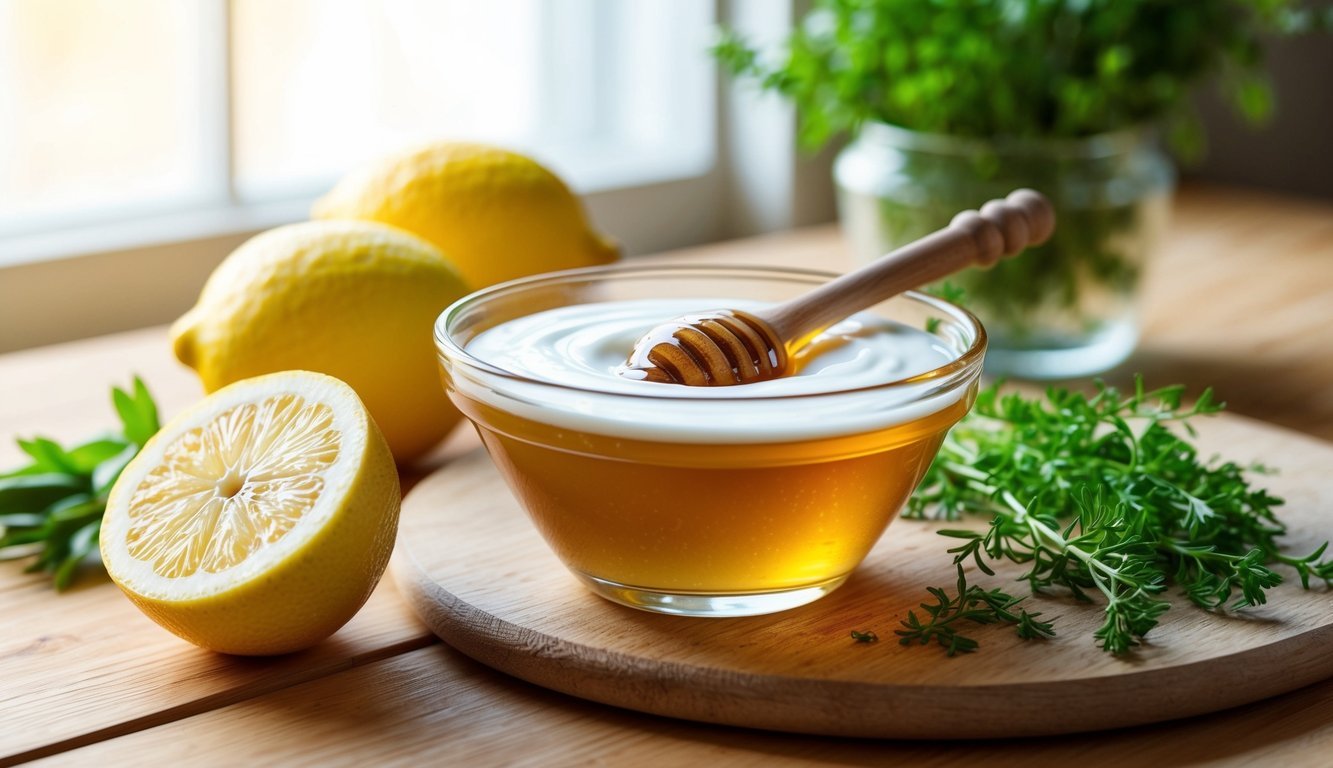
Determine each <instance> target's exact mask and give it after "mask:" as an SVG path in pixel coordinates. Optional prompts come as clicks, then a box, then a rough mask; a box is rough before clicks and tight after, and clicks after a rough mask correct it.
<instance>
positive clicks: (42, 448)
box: [17, 437, 79, 474]
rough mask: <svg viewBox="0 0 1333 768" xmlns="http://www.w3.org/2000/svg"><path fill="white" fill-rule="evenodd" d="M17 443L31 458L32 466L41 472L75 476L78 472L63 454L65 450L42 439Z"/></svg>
mask: <svg viewBox="0 0 1333 768" xmlns="http://www.w3.org/2000/svg"><path fill="white" fill-rule="evenodd" d="M17 442H18V445H19V448H20V449H21V450H22V451H23V452H24V453H26V454H28V455H29V456H31V457H32V460H33V466H35V467H37V468H38V469H40V470H41V471H42V472H59V473H63V474H77V473H78V471H79V469H78V466H77V464H76V463H75V461H74V460H73V458H72V457H70V456H69V455H68V454H66V453H65V449H63V448H61V447H60V446H59V445H56V444H55V443H54V442H52V441H50V440H48V439H46V438H44V437H34V438H33V439H31V440H23V439H19V440H18V441H17Z"/></svg>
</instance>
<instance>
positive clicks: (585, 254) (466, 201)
mask: <svg viewBox="0 0 1333 768" xmlns="http://www.w3.org/2000/svg"><path fill="white" fill-rule="evenodd" d="M312 215H313V217H314V218H316V219H362V220H366V221H377V222H380V223H382V224H389V225H392V226H395V227H399V228H400V229H404V230H407V231H408V232H411V233H413V234H415V235H418V236H420V237H422V238H424V239H426V240H428V241H430V242H431V243H433V244H434V245H435V246H436V247H437V248H439V249H440V251H441V252H443V253H444V254H445V256H447V257H448V258H449V259H450V260H451V261H452V262H453V263H454V265H455V266H457V267H458V271H459V272H460V273H462V275H463V279H464V280H465V281H466V282H467V283H468V285H469V286H471V287H472V288H474V289H476V288H484V287H486V286H488V285H492V284H494V283H498V282H502V281H505V280H511V279H513V278H516V277H523V276H525V275H534V274H537V273H540V272H552V271H555V270H559V269H572V268H574V267H588V266H593V265H596V264H607V263H610V262H612V261H614V260H615V259H616V258H617V256H618V255H619V247H618V246H617V245H616V244H615V243H614V242H612V241H610V240H608V239H607V238H605V237H603V236H601V235H599V234H597V233H596V232H594V231H593V230H592V229H591V228H590V227H589V225H588V221H587V218H586V217H585V216H584V212H583V207H582V205H581V203H580V201H579V199H578V198H577V197H576V196H575V195H574V194H573V193H572V192H570V191H569V188H568V187H566V186H565V184H564V182H562V181H561V180H560V179H559V178H558V177H557V176H556V175H555V174H553V173H551V172H550V171H549V170H547V169H546V168H544V167H542V166H541V165H540V164H538V163H537V162H536V161H534V160H532V159H531V158H528V157H524V156H523V155H520V154H518V153H516V152H510V151H507V150H504V149H500V148H497V147H491V146H486V145H483V144H467V143H460V142H437V143H434V144H430V145H428V146H425V147H422V148H420V149H417V150H414V151H410V152H406V153H403V154H400V155H397V156H394V157H389V158H387V159H385V160H384V161H382V162H380V163H377V164H375V165H373V166H371V167H368V168H366V169H364V170H362V171H360V172H357V173H353V174H351V175H349V176H348V177H347V178H345V179H343V180H342V181H341V182H339V183H338V185H337V186H336V187H334V188H333V191H331V192H329V194H328V195H326V196H325V197H323V198H322V199H320V200H319V201H317V202H316V203H315V206H314V209H313V211H312Z"/></svg>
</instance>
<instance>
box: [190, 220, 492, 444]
mask: <svg viewBox="0 0 1333 768" xmlns="http://www.w3.org/2000/svg"><path fill="white" fill-rule="evenodd" d="M466 292H467V288H466V286H465V285H464V284H463V281H462V279H461V278H460V277H459V276H458V274H457V273H456V272H455V270H454V268H453V267H452V266H451V265H450V264H449V262H448V261H447V260H446V259H445V258H444V256H443V255H441V254H440V252H439V251H438V250H436V249H435V248H434V247H433V246H432V245H430V244H429V243H427V242H425V241H423V240H421V239H420V238H417V237H414V236H412V235H410V234H408V233H406V232H403V231H401V230H397V229H394V228H392V227H386V226H384V225H381V224H373V223H370V222H359V221H317V222H306V223H303V224H292V225H290V226H285V227H279V228H277V229H273V230H269V231H268V232H264V233H263V234H260V235H257V236H256V237H254V238H252V239H250V240H248V241H246V242H245V243H244V244H242V245H241V247H239V248H237V249H236V250H235V251H234V252H233V253H232V254H231V255H230V256H228V257H227V258H226V259H225V260H224V261H223V262H222V264H220V265H219V266H218V268H217V269H216V270H215V271H214V272H213V274H212V275H211V276H210V277H209V279H208V282H207V283H206V284H205V285H204V289H203V292H202V293H201V294H200V296H199V302H198V303H197V304H196V305H195V306H194V308H192V309H191V310H190V311H189V312H187V313H186V314H185V315H183V316H182V317H181V318H180V319H179V320H177V321H176V323H175V325H173V326H172V328H171V334H172V344H173V346H174V348H175V352H176V357H178V358H179V359H180V361H181V362H183V363H185V364H186V365H188V366H190V367H191V368H194V369H195V371H197V372H198V373H199V378H200V379H201V380H202V381H203V384H204V389H205V390H207V391H208V392H213V391H214V390H217V389H219V388H221V387H223V386H226V385H227V384H230V383H232V382H234V381H239V380H241V379H247V378H250V377H252V376H258V375H260V374H264V373H272V372H274V371H283V370H291V369H302V370H308V371H317V372H319V373H326V374H328V375H330V376H334V377H336V378H339V379H341V380H343V381H345V382H347V383H348V384H349V385H351V387H352V388H353V389H354V390H356V393H357V394H358V395H360V397H361V400H362V401H363V402H364V403H365V405H366V408H367V409H368V410H369V411H370V415H371V416H372V417H373V418H374V419H375V422H376V424H378V426H379V428H380V431H381V432H383V433H384V438H385V439H386V440H387V441H388V443H389V448H390V449H391V450H392V451H393V456H394V458H395V459H396V460H397V461H398V462H399V463H406V462H410V461H411V460H412V459H414V458H416V457H418V456H420V455H421V454H423V453H425V452H426V451H427V450H429V449H430V448H431V447H433V446H434V445H435V444H436V443H438V442H439V441H440V439H441V438H443V437H444V435H445V434H447V433H448V432H449V430H451V429H452V428H453V427H454V425H455V424H457V423H458V421H459V419H460V414H459V413H458V411H457V410H456V409H455V408H454V407H453V406H452V405H451V404H450V403H449V401H448V399H447V398H446V397H445V394H444V390H443V387H442V386H441V385H440V379H439V373H438V369H437V367H436V361H435V346H434V341H433V338H432V333H433V330H432V329H433V326H434V322H435V318H436V317H437V316H438V315H439V314H440V312H441V311H443V310H444V308H445V307H447V306H448V305H449V304H451V303H452V302H454V301H455V300H457V299H458V298H459V297H461V296H462V295H463V294H465V293H466Z"/></svg>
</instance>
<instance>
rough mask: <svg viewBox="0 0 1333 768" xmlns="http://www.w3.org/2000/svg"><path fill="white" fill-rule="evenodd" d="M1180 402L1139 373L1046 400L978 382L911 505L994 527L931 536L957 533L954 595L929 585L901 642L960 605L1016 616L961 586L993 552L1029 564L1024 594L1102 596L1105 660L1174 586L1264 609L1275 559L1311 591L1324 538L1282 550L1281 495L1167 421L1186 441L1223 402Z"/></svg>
mask: <svg viewBox="0 0 1333 768" xmlns="http://www.w3.org/2000/svg"><path fill="white" fill-rule="evenodd" d="M1183 396H1184V388H1183V387H1180V386H1174V387H1166V388H1162V389H1157V390H1153V391H1147V390H1146V389H1145V388H1144V385H1143V380H1142V378H1136V380H1135V385H1134V390H1133V392H1131V393H1129V394H1122V393H1121V392H1120V391H1119V390H1117V389H1116V388H1114V387H1110V386H1107V385H1105V384H1102V383H1100V382H1099V383H1098V384H1097V387H1096V392H1095V393H1094V394H1093V395H1091V396H1087V395H1084V394H1081V393H1077V392H1071V391H1068V390H1064V389H1059V388H1050V389H1048V390H1047V391H1046V394H1045V397H1044V398H1025V397H1023V396H1021V395H1018V394H1009V395H1004V396H1001V395H1000V392H999V385H996V386H994V387H991V388H988V389H986V390H983V391H982V392H981V393H980V394H979V395H978V397H977V402H976V405H975V406H974V408H973V411H972V413H971V414H969V415H968V417H967V418H966V419H964V421H963V422H962V423H961V424H959V425H958V426H957V427H955V429H954V430H953V432H952V433H950V435H949V436H948V438H946V440H945V443H944V445H943V446H942V447H941V449H940V452H939V454H938V455H937V457H936V459H935V462H934V463H933V464H932V465H931V468H930V470H929V471H928V472H927V474H926V477H925V479H924V480H923V482H922V485H921V488H920V489H919V490H918V492H917V493H916V495H914V496H913V497H912V499H911V500H910V501H909V503H908V509H907V511H906V513H905V514H906V516H908V517H918V518H920V517H927V516H933V517H937V518H943V519H947V520H958V519H960V518H962V517H964V516H970V515H981V516H985V517H988V518H989V519H990V525H989V528H988V529H987V530H986V531H984V532H981V531H972V530H944V531H940V533H941V534H942V535H944V536H946V537H950V538H953V539H958V540H960V541H961V543H960V544H959V545H957V546H955V547H953V548H952V549H950V550H948V551H949V552H950V553H951V554H953V555H954V564H955V566H956V567H957V569H958V583H957V588H956V594H957V597H953V596H950V595H949V594H948V593H947V592H945V591H944V590H942V589H940V588H938V587H932V588H930V590H929V591H930V593H931V595H932V596H933V597H934V598H935V601H936V602H935V604H934V605H935V606H937V607H938V608H937V611H928V613H929V614H930V615H931V622H928V623H926V624H924V625H923V624H922V622H919V621H918V620H917V619H916V617H915V616H913V615H912V614H910V613H909V615H908V618H907V620H906V621H904V622H903V625H904V627H905V630H900V631H899V635H900V636H901V637H902V638H903V642H904V643H907V642H913V641H916V640H919V639H921V638H922V637H923V636H925V635H924V634H923V633H924V632H925V631H926V630H929V629H931V628H932V627H933V626H935V625H939V626H943V627H946V628H949V629H951V630H952V625H953V621H950V622H948V623H945V622H944V621H943V619H942V618H939V617H943V618H945V619H947V618H949V617H950V616H953V615H956V614H960V613H961V614H965V618H967V619H969V620H970V621H972V622H974V623H1006V624H1019V623H1020V620H1021V614H1020V615H1017V616H1016V615H1014V613H1013V611H1012V610H1010V609H1011V608H1012V604H1008V605H1004V604H1003V602H1002V601H1000V600H998V599H997V600H985V599H980V598H979V597H978V596H979V595H981V594H990V593H986V592H985V591H984V590H982V589H981V588H980V587H977V586H975V585H970V584H968V583H967V579H966V576H965V573H964V570H963V566H964V564H966V563H967V562H968V561H971V562H972V563H973V564H975V566H976V567H977V569H978V570H980V571H981V572H982V573H985V574H987V575H992V576H993V575H994V574H995V571H994V570H993V568H992V567H991V564H992V563H994V562H996V561H1003V560H1008V561H1011V562H1015V563H1020V564H1024V565H1027V566H1028V570H1027V572H1026V573H1024V574H1023V576H1022V577H1021V578H1022V579H1023V580H1024V581H1026V582H1027V583H1028V586H1029V587H1030V589H1031V590H1032V591H1033V592H1043V591H1047V590H1049V589H1052V588H1056V589H1063V590H1065V591H1067V592H1068V593H1069V594H1071V595H1072V596H1073V597H1074V598H1075V599H1077V600H1080V601H1085V602H1094V601H1097V600H1098V599H1100V601H1101V602H1103V603H1104V604H1105V609H1104V612H1105V621H1104V623H1103V625H1102V626H1101V628H1100V629H1098V630H1097V631H1096V632H1095V634H1094V637H1095V639H1096V640H1097V641H1098V642H1099V644H1100V645H1101V647H1102V648H1103V649H1104V650H1106V651H1108V652H1110V653H1115V654H1121V653H1125V652H1127V651H1129V650H1131V649H1132V648H1133V647H1134V646H1136V645H1138V644H1139V643H1140V642H1141V641H1142V639H1143V637H1144V636H1145V635H1146V634H1147V633H1148V632H1149V631H1151V630H1152V629H1153V627H1155V626H1156V625H1157V622H1158V620H1159V619H1160V617H1161V616H1162V614H1163V613H1165V612H1166V611H1167V609H1168V608H1169V607H1170V604H1169V603H1168V602H1167V601H1166V600H1164V599H1162V597H1161V594H1162V593H1163V592H1164V591H1165V590H1166V589H1167V588H1168V586H1170V585H1173V584H1174V585H1175V586H1177V587H1179V588H1180V589H1181V590H1182V591H1183V592H1184V594H1185V595H1187V596H1188V598H1189V599H1190V600H1191V601H1192V602H1193V603H1194V604H1195V605H1197V606H1199V607H1200V608H1203V609H1207V610H1216V609H1222V608H1228V609H1230V610H1240V609H1244V608H1247V607H1249V606H1254V605H1262V604H1263V603H1264V602H1265V601H1266V600H1267V591H1268V590H1269V589H1272V588H1273V587H1275V586H1277V585H1278V584H1280V583H1282V576H1281V575H1280V574H1279V573H1277V572H1275V571H1273V570H1272V569H1271V568H1270V566H1272V565H1275V564H1279V563H1280V564H1283V565H1286V566H1289V567H1291V568H1293V569H1295V571H1296V574H1297V576H1298V577H1299V579H1300V581H1301V584H1302V586H1304V587H1306V588H1309V586H1310V583H1311V580H1312V579H1314V580H1320V581H1323V582H1325V583H1328V582H1330V580H1333V561H1330V560H1325V559H1323V556H1324V552H1325V550H1326V548H1327V543H1325V544H1324V545H1321V546H1320V547H1318V548H1316V549H1315V551H1314V552H1312V553H1310V554H1308V555H1305V556H1291V555H1288V554H1286V553H1284V552H1283V551H1282V549H1281V546H1280V543H1279V538H1280V537H1281V536H1282V535H1283V534H1284V533H1285V532H1286V527H1285V526H1284V525H1283V524H1282V522H1281V521H1280V520H1279V519H1278V518H1277V516H1276V514H1275V512H1274V509H1275V508H1276V507H1278V506H1280V505H1281V504H1282V500H1281V499H1279V498H1277V497H1274V496H1272V495H1270V494H1269V493H1268V492H1267V491H1265V490H1263V489H1261V488H1255V487H1253V486H1252V485H1251V484H1250V482H1249V480H1248V479H1247V477H1246V474H1245V468H1242V467H1241V466H1239V465H1237V464H1235V463H1234V462H1217V461H1208V460H1204V459H1202V458H1201V457H1200V456H1199V454H1198V450H1197V449H1196V448H1195V447H1194V446H1193V445H1192V444H1191V443H1190V442H1189V440H1188V439H1186V437H1183V436H1181V435H1179V434H1178V433H1177V432H1176V431H1174V430H1172V429H1169V428H1168V427H1167V425H1168V424H1170V423H1173V422H1176V423H1179V424H1180V425H1181V428H1182V429H1183V430H1184V432H1185V433H1186V435H1188V436H1193V434H1194V432H1193V430H1192V429H1191V428H1190V427H1189V425H1188V422H1187V421H1186V420H1187V419H1189V418H1191V417H1194V416H1200V415H1206V414H1212V413H1217V412H1219V411H1221V410H1222V408H1223V406H1222V405H1221V404H1219V403H1216V402H1214V401H1213V398H1212V393H1211V391H1207V390H1206V391H1204V393H1203V394H1202V395H1200V397H1199V398H1198V399H1197V400H1196V401H1195V403H1194V404H1193V405H1192V406H1189V407H1184V406H1183V405H1182V399H1183ZM1252 469H1260V470H1261V471H1262V468H1252ZM1233 595H1234V596H1235V598H1234V599H1233ZM960 606H961V607H960ZM924 607H925V605H924V604H923V608H924ZM953 631H954V632H955V634H956V630H953ZM905 632H906V634H904V633H905ZM929 639H931V638H930V637H926V639H924V640H921V641H922V642H923V643H924V642H927V641H928V640H929ZM946 640H947V643H946V642H945V641H946ZM941 644H942V645H945V647H946V650H950V651H951V655H952V653H956V652H959V651H963V652H965V651H970V650H974V649H975V648H976V643H975V642H974V641H972V640H971V639H969V638H965V637H964V638H961V639H960V638H957V637H953V636H950V635H947V634H946V635H944V636H943V639H942V640H941Z"/></svg>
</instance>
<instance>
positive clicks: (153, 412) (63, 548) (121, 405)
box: [0, 377, 159, 589]
mask: <svg viewBox="0 0 1333 768" xmlns="http://www.w3.org/2000/svg"><path fill="white" fill-rule="evenodd" d="M111 402H112V404H113V405H114V406H115V409H116V413H117V414H118V415H119V416H120V423H121V429H120V431H119V432H115V433H111V434H107V435H103V436H101V437H97V438H94V439H92V440H89V441H88V442H85V443H81V444H79V445H76V446H72V447H70V448H62V447H61V446H60V445H58V444H57V443H56V442H55V441H53V440H48V439H47V438H44V437H34V438H32V439H31V440H24V439H22V438H20V439H19V440H18V445H19V448H21V449H22V450H23V452H24V453H26V454H27V455H28V457H29V458H30V459H31V461H29V463H27V464H25V465H24V466H22V467H19V468H18V469H15V470H13V471H10V472H4V473H0V560H10V559H14V558H19V557H31V556H33V555H35V556H36V560H34V561H33V562H32V564H31V565H30V566H29V567H28V570H29V571H33V572H35V571H45V572H48V573H51V574H52V577H53V579H54V581H55V586H56V589H64V588H65V587H67V586H69V584H70V582H71V581H72V580H73V578H74V575H75V572H76V571H77V569H78V567H79V565H80V563H82V562H83V561H84V560H85V559H86V558H87V557H88V556H89V555H92V554H93V553H94V552H96V551H97V534H98V531H99V530H100V528H101V525H102V513H103V512H105V511H106V500H107V494H109V493H110V492H111V486H112V485H113V484H114V483H115V482H116V478H118V477H120V473H121V470H123V469H124V468H125V465H126V464H128V463H129V462H130V459H132V458H134V456H135V454H137V453H138V452H139V449H140V448H142V447H143V445H144V443H146V442H148V438H150V437H152V436H153V435H154V434H155V433H156V432H157V430H158V427H159V425H158V417H157V406H156V405H155V404H154V403H153V398H152V396H151V395H149V393H148V388H147V387H145V386H144V383H143V382H142V381H140V380H139V379H138V378H137V377H136V378H135V379H134V387H133V391H132V392H126V391H125V390H122V389H120V388H118V387H117V388H113V389H112V390H111Z"/></svg>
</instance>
